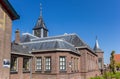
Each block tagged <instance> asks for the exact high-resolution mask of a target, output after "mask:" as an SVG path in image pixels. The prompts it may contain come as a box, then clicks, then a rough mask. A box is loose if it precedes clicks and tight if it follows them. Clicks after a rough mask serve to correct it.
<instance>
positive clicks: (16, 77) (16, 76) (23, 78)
mask: <svg viewBox="0 0 120 79" xmlns="http://www.w3.org/2000/svg"><path fill="white" fill-rule="evenodd" d="M23 57H24V56H18V57H17V61H18V71H17V72H16V73H11V74H10V79H30V73H24V72H23Z"/></svg>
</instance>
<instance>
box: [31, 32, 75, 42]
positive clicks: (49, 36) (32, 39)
mask: <svg viewBox="0 0 120 79" xmlns="http://www.w3.org/2000/svg"><path fill="white" fill-rule="evenodd" d="M70 35H77V34H75V33H71V34H63V35H57V36H49V37H44V38H37V39H31V41H34V40H39V39H46V38H53V37H61V36H70Z"/></svg>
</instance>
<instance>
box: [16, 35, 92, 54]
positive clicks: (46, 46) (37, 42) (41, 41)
mask: <svg viewBox="0 0 120 79" xmlns="http://www.w3.org/2000/svg"><path fill="white" fill-rule="evenodd" d="M19 44H20V45H21V46H25V47H27V51H38V52H42V51H52V50H54V51H55V50H59V51H60V50H61V51H71V52H74V53H76V54H80V53H79V52H78V51H77V50H76V48H79V47H82V48H84V47H85V48H88V49H89V50H91V51H92V53H94V51H93V50H92V49H91V48H90V47H89V46H88V45H87V44H86V43H85V42H83V41H82V40H81V39H80V38H79V36H77V35H76V34H64V35H60V36H51V37H44V38H39V37H36V36H34V35H32V34H29V33H24V34H23V35H22V37H21V43H19ZM18 48H19V47H18ZM21 52H22V50H21Z"/></svg>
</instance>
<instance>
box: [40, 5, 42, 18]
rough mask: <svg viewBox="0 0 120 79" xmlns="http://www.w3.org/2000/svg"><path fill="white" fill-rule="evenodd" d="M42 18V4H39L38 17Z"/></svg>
mask: <svg viewBox="0 0 120 79" xmlns="http://www.w3.org/2000/svg"><path fill="white" fill-rule="evenodd" d="M41 16H42V3H40V17H41Z"/></svg>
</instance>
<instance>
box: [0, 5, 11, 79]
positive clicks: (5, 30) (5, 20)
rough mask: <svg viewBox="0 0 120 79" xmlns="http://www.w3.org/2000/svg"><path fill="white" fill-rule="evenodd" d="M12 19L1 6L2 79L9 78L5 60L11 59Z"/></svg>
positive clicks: (0, 56) (0, 61)
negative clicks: (4, 63)
mask: <svg viewBox="0 0 120 79" xmlns="http://www.w3.org/2000/svg"><path fill="white" fill-rule="evenodd" d="M11 26H12V20H11V19H10V17H9V16H8V15H7V13H5V12H4V10H3V9H2V8H1V6H0V79H9V72H10V71H9V68H4V67H3V60H4V59H7V60H10V52H11Z"/></svg>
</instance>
